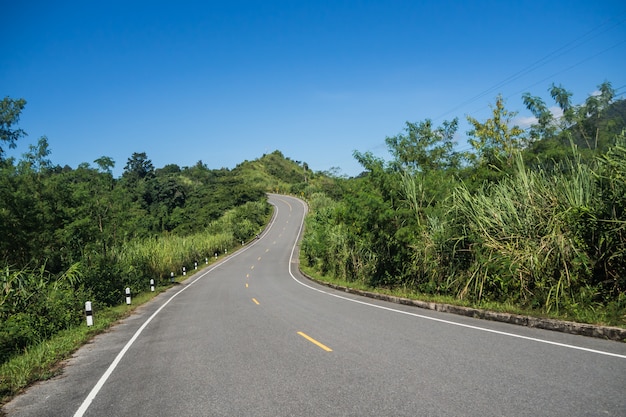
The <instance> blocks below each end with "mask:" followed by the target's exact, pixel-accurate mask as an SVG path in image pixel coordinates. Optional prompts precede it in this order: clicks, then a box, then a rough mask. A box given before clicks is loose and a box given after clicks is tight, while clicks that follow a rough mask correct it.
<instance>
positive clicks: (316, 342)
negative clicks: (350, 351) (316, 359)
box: [298, 332, 333, 352]
mask: <svg viewBox="0 0 626 417" xmlns="http://www.w3.org/2000/svg"><path fill="white" fill-rule="evenodd" d="M298 334H299V335H300V336H302V337H304V338H305V339H306V340H308V341H309V342H311V343H313V344H314V345H317V346H318V347H320V348H322V349H324V350H325V351H326V352H332V351H333V350H332V349H331V348H329V347H328V346H326V345H324V344H322V343H320V342H318V341H317V340H315V339H313V338H312V337H311V336H308V335H306V334H304V333H302V332H298Z"/></svg>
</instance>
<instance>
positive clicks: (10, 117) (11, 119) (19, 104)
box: [0, 97, 26, 161]
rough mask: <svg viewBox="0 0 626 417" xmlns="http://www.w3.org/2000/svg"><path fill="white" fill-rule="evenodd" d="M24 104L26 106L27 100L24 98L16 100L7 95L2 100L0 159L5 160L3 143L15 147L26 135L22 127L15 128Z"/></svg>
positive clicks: (0, 109)
mask: <svg viewBox="0 0 626 417" xmlns="http://www.w3.org/2000/svg"><path fill="white" fill-rule="evenodd" d="M24 106H26V100H24V99H23V98H20V99H17V100H15V99H12V98H10V97H5V98H3V99H2V101H0V161H2V160H4V149H3V147H2V146H3V143H7V144H8V146H9V149H14V148H15V147H16V146H17V145H16V144H15V142H17V140H18V139H19V138H21V137H23V136H26V132H24V131H23V130H22V129H14V128H13V125H16V124H17V123H18V122H19V120H20V114H21V113H22V110H23V109H24Z"/></svg>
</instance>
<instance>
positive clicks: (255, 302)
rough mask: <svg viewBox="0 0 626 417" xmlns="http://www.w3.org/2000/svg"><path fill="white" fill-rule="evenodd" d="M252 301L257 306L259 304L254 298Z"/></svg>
mask: <svg viewBox="0 0 626 417" xmlns="http://www.w3.org/2000/svg"><path fill="white" fill-rule="evenodd" d="M252 301H254V304H256V305H259V304H260V303H259V302H258V301H257V300H256V298H253V299H252Z"/></svg>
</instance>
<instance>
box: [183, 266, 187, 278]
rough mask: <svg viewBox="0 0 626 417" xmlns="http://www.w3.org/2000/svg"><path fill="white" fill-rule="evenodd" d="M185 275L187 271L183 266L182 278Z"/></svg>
mask: <svg viewBox="0 0 626 417" xmlns="http://www.w3.org/2000/svg"><path fill="white" fill-rule="evenodd" d="M185 275H187V269H186V268H185V267H184V266H183V276H185Z"/></svg>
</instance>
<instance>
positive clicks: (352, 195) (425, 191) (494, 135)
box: [302, 83, 626, 326]
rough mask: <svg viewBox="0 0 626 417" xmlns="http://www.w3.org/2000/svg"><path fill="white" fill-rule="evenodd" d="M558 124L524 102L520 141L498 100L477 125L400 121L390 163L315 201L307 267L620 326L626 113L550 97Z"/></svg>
mask: <svg viewBox="0 0 626 417" xmlns="http://www.w3.org/2000/svg"><path fill="white" fill-rule="evenodd" d="M550 93H551V95H552V97H553V98H554V100H555V102H556V104H557V105H558V106H559V108H560V109H561V111H562V114H563V115H562V116H561V117H555V116H554V115H553V114H552V113H551V112H550V111H549V109H548V106H547V105H546V104H545V103H544V102H543V101H542V100H541V99H540V98H539V97H534V96H531V95H530V94H525V95H524V96H523V99H524V103H525V104H526V106H527V108H528V109H529V110H530V111H531V112H532V113H533V114H534V115H535V117H536V121H535V123H534V124H533V125H532V126H531V127H530V128H529V129H527V130H523V129H521V128H519V127H517V126H515V125H514V124H513V123H512V121H513V120H514V117H515V116H516V113H515V112H510V111H508V110H507V109H506V108H505V106H504V100H503V99H502V98H501V97H498V98H497V99H496V103H495V105H494V106H493V107H492V117H490V118H489V119H488V120H485V121H478V120H476V119H473V118H471V117H470V118H468V121H469V123H470V126H471V130H470V131H469V132H468V142H469V143H470V144H471V146H472V150H471V151H470V152H458V151H457V150H456V147H455V143H454V138H455V135H456V134H457V128H458V120H457V119H454V120H452V121H445V122H443V123H442V125H441V126H439V127H437V126H434V125H433V123H432V121H430V120H428V119H427V120H425V121H423V122H419V123H407V124H406V128H405V130H404V131H403V132H402V133H400V134H398V135H396V136H393V137H388V138H387V139H386V143H387V146H388V150H389V153H390V155H391V156H392V159H391V160H390V161H385V160H383V159H381V158H377V157H375V156H374V155H372V154H371V153H360V152H355V157H356V159H357V160H358V161H359V162H360V163H361V164H362V165H363V167H364V168H365V171H364V173H363V174H362V175H360V176H359V177H358V178H351V179H337V182H338V185H339V186H340V188H341V192H340V193H335V194H334V195H333V196H330V195H328V194H325V193H314V194H311V195H310V197H309V201H310V206H311V213H310V216H309V218H308V219H307V223H306V225H307V233H306V234H305V237H304V241H303V244H302V251H303V258H304V261H305V265H307V266H309V267H312V268H314V269H316V270H317V271H319V272H320V273H322V274H325V275H328V276H331V277H334V278H337V279H340V280H342V281H344V282H348V283H349V282H356V283H358V284H360V285H366V286H368V287H373V288H386V289H401V290H403V291H405V292H407V293H419V294H426V295H428V296H444V297H448V298H449V299H457V300H463V301H464V302H467V303H470V304H472V305H477V306H480V305H485V304H491V305H492V304H493V303H498V304H500V305H503V304H504V305H509V306H514V307H516V308H521V309H525V310H534V311H536V312H537V313H539V314H551V313H552V314H554V313H558V314H559V316H560V317H569V318H573V319H575V320H581V321H594V322H602V323H609V324H615V325H622V326H624V325H626V137H625V128H626V123H625V120H626V102H625V101H624V100H615V99H614V96H615V92H614V90H613V89H612V87H611V85H610V84H609V83H604V84H602V85H601V86H600V87H599V93H598V94H597V95H593V96H590V97H588V99H587V100H586V101H585V103H583V104H581V105H573V104H572V103H571V94H570V93H569V92H568V91H566V90H565V89H563V88H562V87H557V86H554V85H553V86H552V88H551V89H550Z"/></svg>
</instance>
